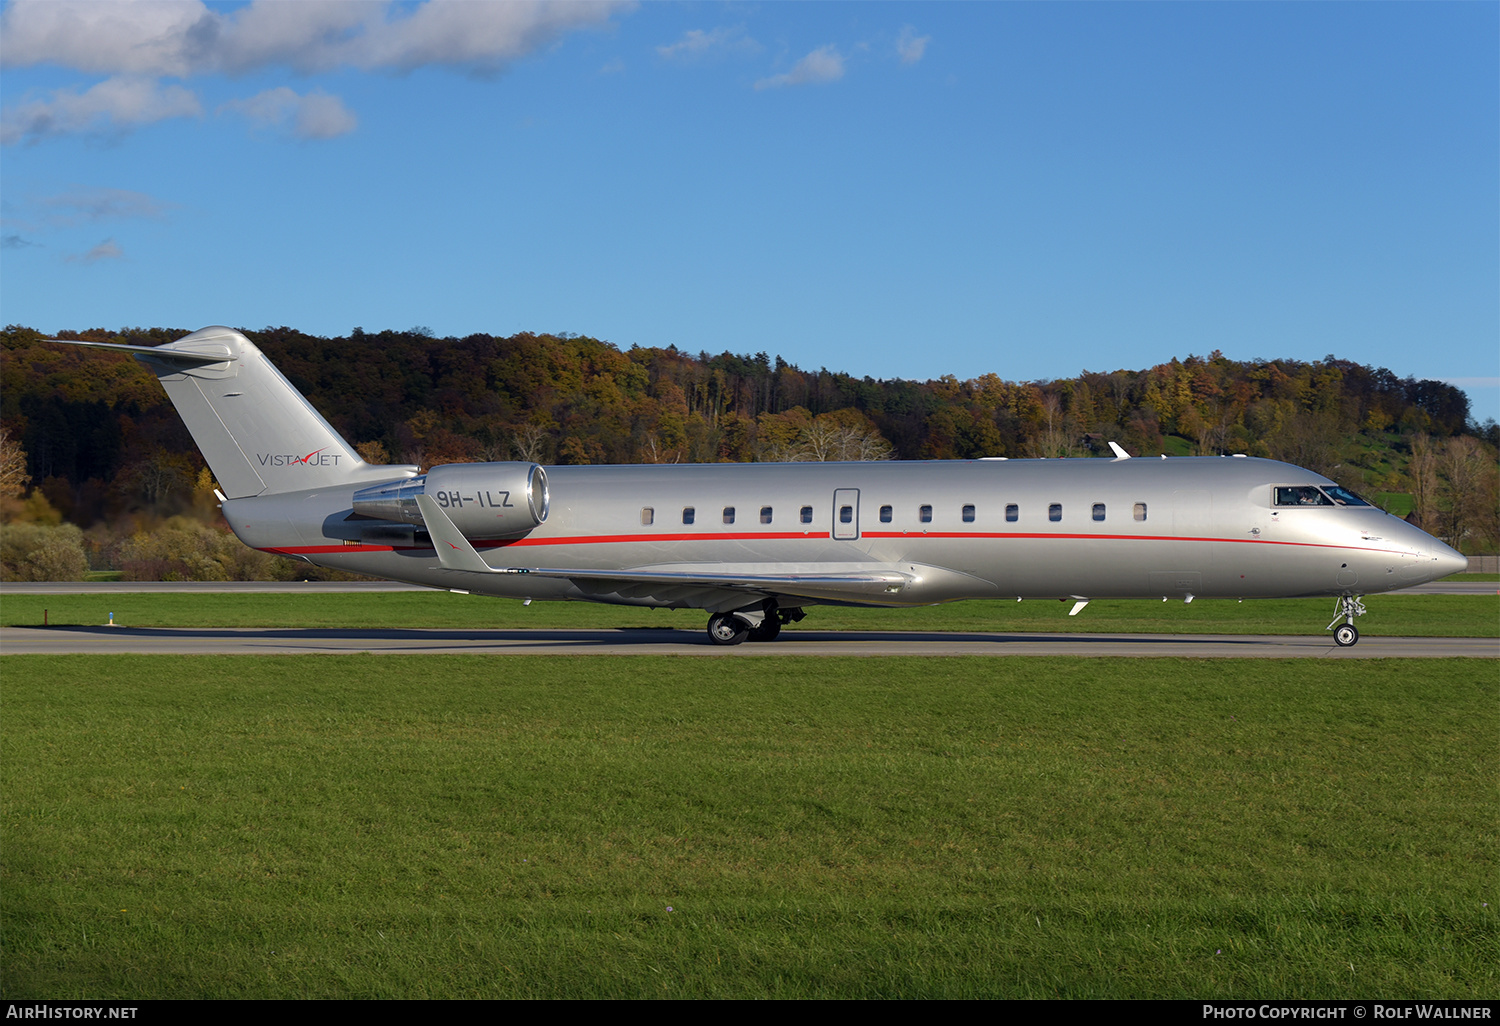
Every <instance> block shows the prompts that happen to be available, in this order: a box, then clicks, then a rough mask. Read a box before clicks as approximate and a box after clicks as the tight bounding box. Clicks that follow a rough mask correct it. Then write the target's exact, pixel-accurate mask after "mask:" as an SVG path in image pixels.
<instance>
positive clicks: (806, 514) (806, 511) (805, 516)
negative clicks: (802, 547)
mask: <svg viewBox="0 0 1500 1026" xmlns="http://www.w3.org/2000/svg"><path fill="white" fill-rule="evenodd" d="M802 522H803V523H804V524H810V523H812V507H811V506H803V507H802Z"/></svg>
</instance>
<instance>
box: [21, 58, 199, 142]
mask: <svg viewBox="0 0 1500 1026" xmlns="http://www.w3.org/2000/svg"><path fill="white" fill-rule="evenodd" d="M202 113H203V108H202V106H201V105H200V104H199V102H198V97H197V95H196V94H194V93H193V92H192V91H191V90H189V89H184V88H183V87H182V86H176V85H173V86H163V85H162V84H161V83H159V82H155V81H153V80H151V79H148V78H140V77H137V76H133V75H131V76H118V77H115V78H107V79H105V80H104V81H103V82H100V83H98V84H97V85H95V86H94V87H93V88H91V89H89V90H88V91H87V92H84V93H81V94H80V93H77V92H74V91H73V90H71V89H59V90H57V91H56V92H54V93H52V95H51V98H50V99H24V100H22V101H21V102H20V103H18V104H16V105H15V106H12V107H7V108H5V109H4V110H3V111H0V143H3V144H5V145H11V144H13V143H17V142H20V141H22V140H23V139H24V140H27V141H30V142H36V141H37V140H39V139H45V138H47V137H49V136H55V135H75V134H79V133H92V134H100V135H105V134H119V133H121V132H125V131H128V130H130V129H132V128H134V127H136V126H137V125H144V124H150V123H151V122H154V121H164V120H166V119H168V118H190V117H198V116H200V115H201V114H202Z"/></svg>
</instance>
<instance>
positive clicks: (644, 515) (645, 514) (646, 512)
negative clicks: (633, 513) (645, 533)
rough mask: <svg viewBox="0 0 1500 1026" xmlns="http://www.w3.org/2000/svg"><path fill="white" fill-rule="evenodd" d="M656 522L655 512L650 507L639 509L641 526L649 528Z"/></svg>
mask: <svg viewBox="0 0 1500 1026" xmlns="http://www.w3.org/2000/svg"><path fill="white" fill-rule="evenodd" d="M655 520H656V510H654V509H652V508H651V507H650V506H642V507H641V526H642V527H650V526H651V525H652V523H654V522H655Z"/></svg>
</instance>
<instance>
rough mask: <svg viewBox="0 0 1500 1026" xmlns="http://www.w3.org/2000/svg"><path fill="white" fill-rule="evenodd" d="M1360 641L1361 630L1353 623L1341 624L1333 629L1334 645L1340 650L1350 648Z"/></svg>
mask: <svg viewBox="0 0 1500 1026" xmlns="http://www.w3.org/2000/svg"><path fill="white" fill-rule="evenodd" d="M1358 640H1359V628H1358V627H1356V626H1354V624H1352V623H1341V624H1339V625H1338V626H1337V627H1335V628H1334V629H1333V643H1334V644H1335V645H1337V646H1338V647H1339V648H1348V647H1349V646H1350V645H1352V644H1354V643H1355V642H1356V641H1358Z"/></svg>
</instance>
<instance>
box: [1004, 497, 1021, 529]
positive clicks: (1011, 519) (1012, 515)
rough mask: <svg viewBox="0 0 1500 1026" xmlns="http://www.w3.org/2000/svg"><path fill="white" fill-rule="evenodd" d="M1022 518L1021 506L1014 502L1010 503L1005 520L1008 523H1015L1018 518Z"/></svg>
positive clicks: (1007, 506)
mask: <svg viewBox="0 0 1500 1026" xmlns="http://www.w3.org/2000/svg"><path fill="white" fill-rule="evenodd" d="M1020 519H1021V507H1020V506H1017V505H1016V504H1015V503H1014V502H1012V503H1008V504H1007V505H1006V507H1005V522H1006V523H1008V524H1014V523H1015V522H1016V521H1017V520H1020Z"/></svg>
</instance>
